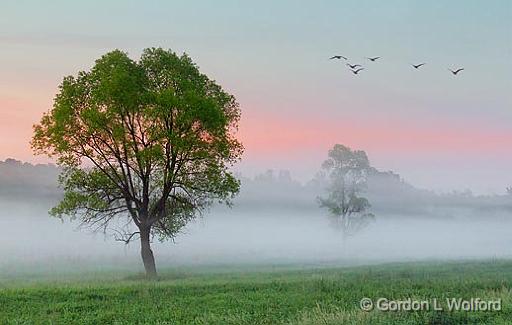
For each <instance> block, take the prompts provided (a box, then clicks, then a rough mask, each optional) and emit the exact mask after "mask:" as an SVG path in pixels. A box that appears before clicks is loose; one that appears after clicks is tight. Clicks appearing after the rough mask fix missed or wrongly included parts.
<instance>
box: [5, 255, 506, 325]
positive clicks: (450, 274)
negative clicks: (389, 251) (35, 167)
mask: <svg viewBox="0 0 512 325" xmlns="http://www.w3.org/2000/svg"><path fill="white" fill-rule="evenodd" d="M511 283H512V261H496V260H494V261H465V262H428V263H427V262H425V263H403V264H398V263H396V264H386V265H377V266H359V267H350V268H319V269H312V268H303V269H300V268H297V267H295V268H293V267H281V268H274V269H273V268H256V269H252V270H251V269H250V268H249V267H238V268H234V269H226V268H219V267H217V268H214V269H213V270H212V269H204V268H175V269H168V270H161V278H160V280H159V281H157V282H147V281H144V280H143V279H141V277H140V276H138V275H133V274H129V273H126V271H123V272H122V273H120V274H118V273H113V272H108V273H100V274H94V275H87V276H86V278H81V277H80V274H73V275H71V276H67V277H63V276H61V275H50V276H48V275H46V276H45V277H41V276H40V277H38V278H34V277H32V276H30V277H28V276H26V275H25V276H5V275H4V277H3V278H0V324H394V323H396V324H510V323H511V320H512V298H511V290H510V286H511ZM363 297H369V298H372V299H376V298H379V297H386V298H389V299H405V298H408V297H411V298H413V299H414V298H416V299H422V300H424V299H430V298H438V299H439V300H441V299H443V298H446V297H461V298H465V299H469V298H471V297H475V298H476V297H478V298H481V299H497V298H500V299H501V300H502V311H500V312H482V311H480V312H435V311H422V312H406V311H402V312H382V311H376V310H374V311H371V312H364V311H361V310H360V308H359V301H360V300H361V298H363Z"/></svg>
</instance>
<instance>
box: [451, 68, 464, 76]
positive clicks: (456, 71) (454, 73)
mask: <svg viewBox="0 0 512 325" xmlns="http://www.w3.org/2000/svg"><path fill="white" fill-rule="evenodd" d="M448 70H450V72H451V73H453V75H454V76H456V75H457V73H459V72H461V71H462V70H464V68H459V69H457V70H452V69H450V68H448Z"/></svg>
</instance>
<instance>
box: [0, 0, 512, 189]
mask: <svg viewBox="0 0 512 325" xmlns="http://www.w3.org/2000/svg"><path fill="white" fill-rule="evenodd" d="M0 30H1V32H0V44H2V47H1V48H2V51H1V52H0V71H1V72H2V73H1V74H0V105H1V106H0V139H1V140H0V159H5V158H6V157H10V156H15V157H18V158H21V159H24V160H30V161H40V160H41V159H43V158H41V157H32V154H31V152H30V148H29V146H28V140H29V139H30V135H31V126H32V124H33V123H35V122H37V120H38V119H39V118H40V116H41V114H42V113H43V112H44V111H46V110H48V109H49V108H51V102H52V98H53V96H54V94H55V92H56V89H57V86H58V84H59V82H60V81H61V80H62V77H63V76H65V75H68V74H75V73H76V72H77V71H78V70H81V69H87V68H89V67H90V66H91V65H92V64H93V62H94V60H95V59H96V58H98V57H99V56H101V55H102V54H103V53H105V52H106V51H108V50H111V49H114V48H120V49H123V50H125V51H128V52H129V53H130V55H132V57H134V58H137V57H138V55H139V54H140V51H141V50H142V49H143V48H145V47H151V46H162V47H166V48H172V49H173V50H175V51H177V52H183V51H186V52H187V53H189V54H190V55H191V56H192V58H193V59H194V60H195V61H196V62H197V63H198V64H199V66H200V67H201V70H202V71H204V72H205V73H207V74H208V75H209V76H211V77H212V78H214V79H216V80H217V81H219V82H220V83H221V84H222V85H223V86H224V87H225V88H226V89H227V90H229V91H230V92H232V93H233V94H234V95H235V96H236V97H237V99H238V100H239V102H240V104H241V106H242V111H243V120H242V124H241V130H240V133H241V137H242V140H244V142H245V144H246V155H245V159H244V161H243V162H242V163H241V164H240V165H239V167H238V168H240V169H241V170H242V171H244V172H247V173H254V172H258V171H261V170H264V169H265V168H277V169H279V168H288V169H291V170H292V172H293V173H294V174H296V175H297V177H301V178H303V179H306V178H308V177H310V176H311V175H313V174H314V172H315V170H316V169H317V168H318V166H319V164H320V162H321V160H322V159H323V157H324V156H325V153H326V150H327V149H328V148H329V146H332V144H334V143H336V142H339V143H345V144H347V145H349V146H352V147H356V148H360V149H364V150H366V151H367V152H368V154H369V155H370V158H371V160H372V162H373V163H374V165H376V166H377V167H379V168H382V169H393V170H395V171H396V172H399V173H400V174H402V175H403V176H404V177H405V178H406V179H407V180H409V181H410V182H412V183H413V184H416V185H419V186H422V187H429V188H435V189H439V190H448V189H451V188H457V189H463V188H466V187H469V188H472V189H474V190H475V191H477V192H502V191H503V189H504V187H505V186H506V185H510V184H512V173H511V172H510V167H509V166H511V165H512V151H511V150H510V148H511V147H512V146H511V145H512V123H511V121H512V109H511V108H512V95H511V92H510V89H511V88H512V87H511V86H512V77H511V76H512V63H511V62H512V2H510V1H258V2H254V1H252V2H249V1H81V2H79V1H47V2H43V1H22V0H18V1H2V3H1V4H0ZM338 53H339V54H343V55H345V56H347V57H349V59H350V62H352V63H360V64H363V65H364V66H365V68H366V70H365V71H363V72H362V73H361V75H359V76H357V77H354V76H353V75H352V74H351V73H350V72H349V71H348V70H347V69H346V67H344V66H343V64H342V63H341V62H330V61H328V60H327V58H328V57H329V56H330V55H332V54H338ZM366 56H382V59H381V61H380V62H379V61H378V62H376V63H375V64H373V63H371V64H370V62H368V60H366V59H365V57H366ZM419 62H427V65H426V66H425V67H424V68H422V70H421V71H413V69H412V68H411V67H410V65H409V64H411V63H419ZM459 66H463V67H464V68H465V71H464V72H463V73H462V74H461V75H460V76H458V77H456V78H454V77H453V76H452V75H451V74H450V73H449V71H448V70H447V68H448V67H459ZM509 175H510V176H509Z"/></svg>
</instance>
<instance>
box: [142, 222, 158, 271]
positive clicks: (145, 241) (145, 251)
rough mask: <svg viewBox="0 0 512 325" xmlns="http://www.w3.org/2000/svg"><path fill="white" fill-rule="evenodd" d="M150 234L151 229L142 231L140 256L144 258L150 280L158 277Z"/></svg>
mask: <svg viewBox="0 0 512 325" xmlns="http://www.w3.org/2000/svg"><path fill="white" fill-rule="evenodd" d="M149 234H150V228H146V229H140V255H141V256H142V262H143V263H144V269H145V270H146V276H147V277H148V278H149V279H155V278H156V276H157V274H156V265H155V257H154V256H153V251H152V250H151V244H150V243H149Z"/></svg>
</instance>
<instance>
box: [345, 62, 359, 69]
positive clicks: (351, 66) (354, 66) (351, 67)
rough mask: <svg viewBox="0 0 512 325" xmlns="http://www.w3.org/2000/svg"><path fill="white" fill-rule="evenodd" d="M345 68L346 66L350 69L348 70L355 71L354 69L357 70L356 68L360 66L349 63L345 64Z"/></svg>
mask: <svg viewBox="0 0 512 325" xmlns="http://www.w3.org/2000/svg"><path fill="white" fill-rule="evenodd" d="M347 66H348V67H350V69H355V68H357V67H360V66H361V65H360V64H354V65H352V64H350V63H347Z"/></svg>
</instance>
